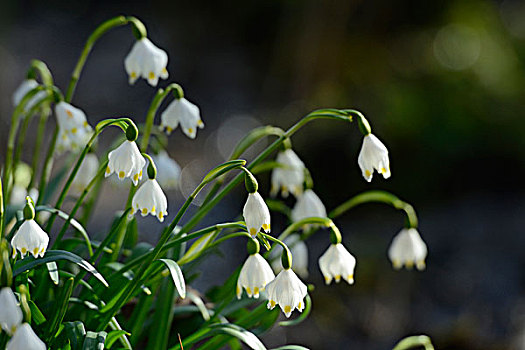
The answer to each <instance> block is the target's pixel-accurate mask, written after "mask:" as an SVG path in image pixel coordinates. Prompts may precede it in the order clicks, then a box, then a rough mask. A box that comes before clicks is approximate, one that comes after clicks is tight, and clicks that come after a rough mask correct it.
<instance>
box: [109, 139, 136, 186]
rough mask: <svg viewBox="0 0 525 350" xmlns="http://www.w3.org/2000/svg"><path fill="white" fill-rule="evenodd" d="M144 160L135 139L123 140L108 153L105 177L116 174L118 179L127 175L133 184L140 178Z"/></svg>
mask: <svg viewBox="0 0 525 350" xmlns="http://www.w3.org/2000/svg"><path fill="white" fill-rule="evenodd" d="M144 165H146V160H145V159H144V157H143V156H142V154H141V153H140V151H139V148H138V147H137V144H136V143H135V141H128V140H126V141H124V142H122V144H121V145H120V146H118V147H117V148H115V149H114V150H113V151H111V152H109V154H108V167H107V168H106V174H105V175H106V177H108V176H110V175H111V174H113V173H115V174H117V176H118V178H119V179H120V180H122V179H124V178H126V177H129V178H130V179H131V180H132V181H133V184H134V185H135V186H137V183H138V182H139V180H140V179H142V169H143V168H144Z"/></svg>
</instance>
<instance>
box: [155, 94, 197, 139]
mask: <svg viewBox="0 0 525 350" xmlns="http://www.w3.org/2000/svg"><path fill="white" fill-rule="evenodd" d="M179 124H180V127H181V128H182V131H183V132H184V133H185V134H186V136H188V137H189V138H191V139H194V138H195V137H196V136H197V128H199V129H202V128H204V123H203V122H202V119H201V114H200V110H199V107H197V106H196V105H195V104H193V103H191V102H190V101H188V100H186V99H185V98H184V97H182V98H176V99H175V100H173V101H172V102H171V103H170V104H169V106H168V107H167V108H166V109H165V110H164V112H162V114H161V115H160V129H161V130H165V131H166V133H167V134H168V135H169V134H171V132H172V131H173V130H175V129H176V128H177V126H179Z"/></svg>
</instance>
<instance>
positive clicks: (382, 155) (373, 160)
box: [357, 134, 391, 182]
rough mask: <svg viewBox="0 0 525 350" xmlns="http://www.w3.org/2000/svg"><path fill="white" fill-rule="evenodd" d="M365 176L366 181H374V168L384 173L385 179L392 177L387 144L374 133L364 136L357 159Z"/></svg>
mask: <svg viewBox="0 0 525 350" xmlns="http://www.w3.org/2000/svg"><path fill="white" fill-rule="evenodd" d="M357 162H358V164H359V167H360V168H361V172H362V173H363V177H364V178H365V180H366V181H368V182H370V181H372V176H373V173H374V169H375V170H376V171H377V172H378V173H380V174H383V177H384V178H385V179H388V178H389V177H390V175H391V174H390V160H389V159H388V150H387V149H386V147H385V145H384V144H383V143H382V142H381V141H380V140H379V139H378V138H377V137H375V135H373V134H368V135H366V136H365V137H364V138H363V146H362V147H361V152H360V153H359V157H358V159H357Z"/></svg>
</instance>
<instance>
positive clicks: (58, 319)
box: [47, 277, 75, 340]
mask: <svg viewBox="0 0 525 350" xmlns="http://www.w3.org/2000/svg"><path fill="white" fill-rule="evenodd" d="M74 283H75V279H74V278H73V277H71V278H70V279H68V280H67V281H66V282H65V283H64V286H63V287H62V288H61V292H60V294H59V296H58V298H57V299H56V301H55V306H54V307H53V311H54V314H53V317H52V318H51V320H50V325H49V327H48V333H47V335H48V340H51V339H53V338H54V337H55V336H56V334H57V331H58V330H59V327H60V325H61V323H62V320H63V319H64V316H65V315H66V311H67V308H68V305H69V298H70V297H71V294H72V293H73V286H74Z"/></svg>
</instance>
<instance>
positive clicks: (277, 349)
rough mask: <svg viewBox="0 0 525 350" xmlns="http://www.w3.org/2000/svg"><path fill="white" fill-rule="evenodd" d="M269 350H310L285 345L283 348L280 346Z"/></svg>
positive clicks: (299, 346) (298, 346)
mask: <svg viewBox="0 0 525 350" xmlns="http://www.w3.org/2000/svg"><path fill="white" fill-rule="evenodd" d="M271 350H310V349H308V348H305V347H304V346H301V345H285V346H280V347H278V348H273V349H271Z"/></svg>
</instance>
